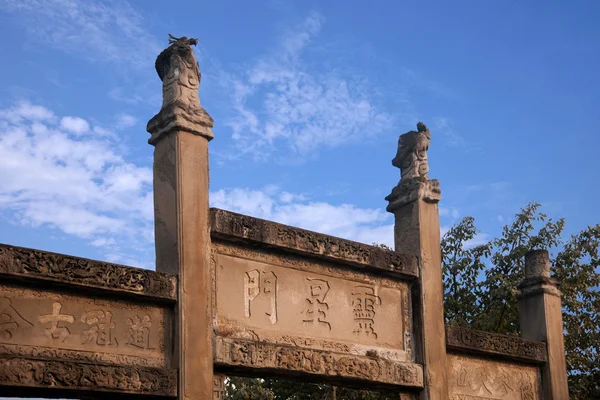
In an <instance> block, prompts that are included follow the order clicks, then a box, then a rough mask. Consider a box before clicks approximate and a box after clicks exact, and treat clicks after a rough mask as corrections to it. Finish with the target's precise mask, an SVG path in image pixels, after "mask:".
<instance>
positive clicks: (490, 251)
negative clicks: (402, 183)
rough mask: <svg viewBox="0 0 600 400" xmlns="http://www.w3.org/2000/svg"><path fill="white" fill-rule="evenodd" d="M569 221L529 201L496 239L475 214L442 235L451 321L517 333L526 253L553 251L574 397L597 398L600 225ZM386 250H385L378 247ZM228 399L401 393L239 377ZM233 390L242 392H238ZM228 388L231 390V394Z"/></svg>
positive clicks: (372, 399) (370, 398)
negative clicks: (573, 226) (485, 236)
mask: <svg viewBox="0 0 600 400" xmlns="http://www.w3.org/2000/svg"><path fill="white" fill-rule="evenodd" d="M563 228H564V220H563V219H558V220H553V219H551V218H549V217H548V216H547V215H545V214H544V213H542V212H541V211H540V205H539V204H536V203H531V204H528V205H527V206H526V207H524V208H523V209H521V210H520V212H519V213H517V214H516V215H515V217H514V218H513V220H512V222H510V223H509V224H507V225H506V226H504V227H503V229H502V233H501V235H500V236H499V237H498V238H495V239H492V240H489V241H483V242H482V241H480V240H479V239H480V236H478V234H479V231H478V230H477V228H476V226H475V220H474V219H473V218H472V217H466V218H464V219H463V220H462V221H460V222H459V223H458V224H456V225H455V226H453V227H452V228H451V229H450V230H449V231H448V232H446V234H444V236H443V238H442V243H441V249H442V262H443V274H444V285H445V287H444V309H445V316H446V322H447V323H451V324H456V325H461V326H468V327H471V328H474V329H481V330H486V331H491V332H498V333H503V334H518V333H519V314H518V302H517V294H518V289H517V286H518V284H519V283H520V282H521V281H522V280H523V278H524V276H525V272H524V269H525V266H524V258H525V253H527V251H529V250H531V249H542V248H543V249H548V250H549V251H550V253H551V258H552V260H551V262H552V274H553V278H555V279H556V280H558V281H559V282H560V284H561V287H560V289H561V291H562V293H563V297H562V301H563V321H564V329H565V349H566V352H567V368H568V373H569V389H570V391H571V398H572V399H576V400H588V399H594V398H596V399H597V398H598V397H600V256H599V254H598V248H599V246H600V225H595V226H588V227H587V228H585V229H584V230H582V231H581V232H579V233H578V234H576V235H573V236H571V237H569V238H567V239H566V240H565V239H563V236H562V233H563ZM379 246H381V247H384V248H387V247H386V246H384V245H379ZM227 386H228V394H229V393H230V394H229V396H230V397H228V398H230V399H236V400H253V399H258V398H261V399H273V400H301V399H302V400H305V399H306V400H321V399H323V400H324V399H328V400H329V399H335V398H337V399H347V400H358V399H364V400H387V399H392V398H394V399H397V398H398V395H397V394H396V395H394V394H390V393H376V392H365V391H357V390H352V389H347V388H334V387H332V386H329V385H312V384H306V383H300V382H293V381H280V380H257V379H246V378H234V379H232V380H231V381H230V382H229V383H228V384H227ZM233 386H235V387H236V389H237V390H233ZM230 389H231V391H230Z"/></svg>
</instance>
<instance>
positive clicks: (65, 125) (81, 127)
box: [60, 117, 90, 135]
mask: <svg viewBox="0 0 600 400" xmlns="http://www.w3.org/2000/svg"><path fill="white" fill-rule="evenodd" d="M60 127H61V128H62V129H64V130H66V131H68V132H71V133H75V134H77V135H81V134H83V133H86V132H88V131H89V130H90V124H88V122H87V121H86V120H85V119H83V118H79V117H63V118H62V119H61V120H60Z"/></svg>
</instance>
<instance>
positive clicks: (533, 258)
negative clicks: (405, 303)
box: [525, 250, 550, 278]
mask: <svg viewBox="0 0 600 400" xmlns="http://www.w3.org/2000/svg"><path fill="white" fill-rule="evenodd" d="M540 276H543V277H545V278H550V255H549V254H548V250H532V251H529V252H528V253H527V254H525V277H526V278H535V277H540Z"/></svg>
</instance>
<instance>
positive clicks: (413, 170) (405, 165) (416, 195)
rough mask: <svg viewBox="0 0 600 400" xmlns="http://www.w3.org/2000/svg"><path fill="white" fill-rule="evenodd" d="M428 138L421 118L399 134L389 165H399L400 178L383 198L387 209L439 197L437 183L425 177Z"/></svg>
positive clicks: (428, 135) (435, 201) (433, 200)
mask: <svg viewBox="0 0 600 400" xmlns="http://www.w3.org/2000/svg"><path fill="white" fill-rule="evenodd" d="M430 140H431V133H430V132H429V129H428V128H427V126H425V124H424V123H422V122H419V123H418V124H417V130H416V131H409V132H407V133H405V134H403V135H400V138H399V139H398V151H397V152H396V157H394V159H393V160H392V165H393V166H394V167H397V168H400V182H399V183H398V185H397V186H396V187H395V188H394V189H393V190H392V193H391V194H390V195H389V196H387V197H386V198H385V199H386V200H387V201H389V202H390V204H389V205H388V207H387V210H388V211H389V212H394V210H395V209H397V208H398V207H401V206H402V205H404V204H407V203H410V202H413V201H415V200H418V199H423V200H425V201H427V202H432V203H437V202H438V201H440V197H441V190H440V183H439V182H438V181H437V180H435V179H434V180H429V179H428V177H427V173H428V172H429V164H428V161H427V150H428V149H429V142H430Z"/></svg>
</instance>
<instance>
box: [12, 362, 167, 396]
mask: <svg viewBox="0 0 600 400" xmlns="http://www.w3.org/2000/svg"><path fill="white" fill-rule="evenodd" d="M2 386H4V387H10V386H13V387H28V388H47V389H54V390H60V389H62V390H65V389H67V390H77V391H81V390H94V391H107V392H121V393H131V394H150V395H157V396H176V395H177V371H176V370H170V369H165V368H144V367H137V368H132V367H122V366H104V365H95V364H85V363H76V362H65V361H44V360H34V359H28V358H20V357H19V358H17V357H13V358H0V387H2Z"/></svg>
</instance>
